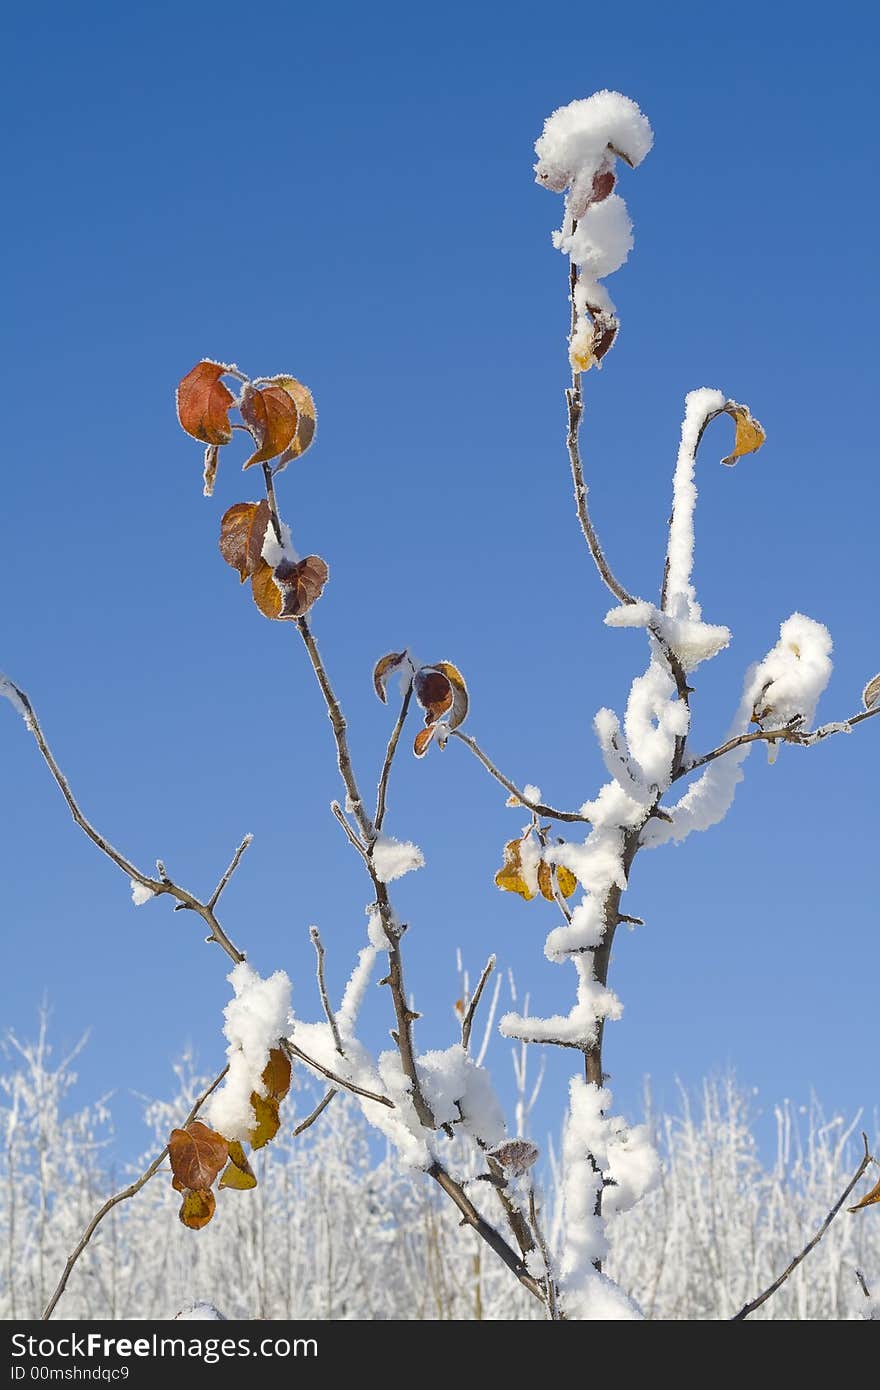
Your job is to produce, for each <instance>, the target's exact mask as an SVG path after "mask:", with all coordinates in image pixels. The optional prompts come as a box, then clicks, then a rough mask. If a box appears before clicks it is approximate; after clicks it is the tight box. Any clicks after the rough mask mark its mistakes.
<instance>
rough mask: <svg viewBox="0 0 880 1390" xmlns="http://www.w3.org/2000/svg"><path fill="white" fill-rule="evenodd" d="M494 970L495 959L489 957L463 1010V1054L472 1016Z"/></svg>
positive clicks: (469, 1038)
mask: <svg viewBox="0 0 880 1390" xmlns="http://www.w3.org/2000/svg"><path fill="white" fill-rule="evenodd" d="M494 969H495V957H494V956H490V957H489V959H488V960H487V961H486V964H485V965H484V966H483V973H482V975H481V976H480V979H479V982H478V984H477V987H476V989H475V990H474V995H473V998H472V999H471V1001H470V1003H469V1004H468V1006H467V1009H466V1010H465V1015H464V1018H463V1019H462V1020H461V1045H462V1047H463V1048H464V1050H465V1052H467V1050H468V1048H469V1046H470V1041H471V1029H472V1028H473V1026H474V1015H475V1013H476V1012H477V1008H478V1006H479V1003H480V996H481V995H482V993H483V990H484V989H485V988H486V981H487V980H488V978H489V976H490V975H491V974H492V971H493V970H494Z"/></svg>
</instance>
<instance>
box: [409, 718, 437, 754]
mask: <svg viewBox="0 0 880 1390" xmlns="http://www.w3.org/2000/svg"><path fill="white" fill-rule="evenodd" d="M436 732H437V725H436V724H430V725H429V726H428V728H427V729H419V732H418V733H417V734H416V736H415V739H414V740H413V752H414V753H415V755H416V757H417V758H423V757H424V756H425V754H426V753H427V751H428V748H429V747H430V743H431V739H432V738H433V737H434V735H435V734H436Z"/></svg>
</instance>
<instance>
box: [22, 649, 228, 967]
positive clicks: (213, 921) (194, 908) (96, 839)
mask: <svg viewBox="0 0 880 1390" xmlns="http://www.w3.org/2000/svg"><path fill="white" fill-rule="evenodd" d="M4 679H6V680H7V682H8V685H9V688H10V689H11V690H12V691H14V693H15V695H16V697H17V699H18V700H19V701H20V703H21V706H22V708H23V709H24V711H25V716H26V719H25V722H26V724H27V727H28V728H29V729H30V731H31V733H32V734H33V736H34V739H35V740H36V744H37V747H38V748H39V750H40V753H41V754H42V756H43V761H44V762H45V764H46V766H47V767H48V769H49V771H50V772H51V774H52V776H53V778H54V779H55V782H56V783H57V785H58V787H59V789H60V791H61V795H62V796H63V797H64V800H65V801H66V802H67V806H68V809H69V811H70V814H71V815H72V816H73V819H74V820H75V821H76V824H77V825H78V826H79V828H80V830H82V831H83V833H84V834H85V835H87V836H88V838H89V839H90V840H91V842H92V844H93V845H96V846H97V848H98V849H99V850H100V851H101V853H102V854H105V855H106V856H107V858H108V859H110V860H111V861H112V862H113V863H114V864H115V865H116V867H117V868H118V869H121V870H122V872H123V873H124V874H126V875H127V876H128V877H129V878H130V879H133V880H134V882H135V883H139V884H140V885H141V886H142V887H143V888H149V889H150V891H151V893H153V894H155V896H156V897H160V896H161V895H162V894H163V893H167V894H168V895H169V896H170V897H172V898H176V900H177V904H178V906H179V907H181V908H186V909H188V910H189V911H191V912H195V913H197V914H198V915H199V917H201V918H202V920H203V921H204V922H205V923H206V924H207V926H208V927H209V928H210V932H211V935H210V937H209V938H208V939H209V940H210V941H214V942H216V943H217V945H218V946H222V947H223V950H224V951H225V952H226V954H227V955H228V956H229V957H230V959H232V960H234V961H235V962H236V964H237V963H238V962H239V961H243V960H244V954H243V953H242V952H241V951H239V949H238V947H237V946H235V945H234V944H233V942H232V941H230V939H229V937H228V936H227V935H226V933H225V931H224V930H223V928H222V927H221V926H220V923H219V922H218V920H217V918H216V916H215V915H214V909H213V906H211V905H209V904H208V903H203V902H200V901H199V899H198V898H196V897H194V896H193V894H192V893H189V892H187V890H186V889H185V888H181V887H180V885H179V884H177V883H173V882H172V881H171V879H169V878H164V877H163V878H159V879H156V878H150V877H149V876H148V875H147V874H144V873H141V871H140V869H138V868H136V867H135V865H134V864H132V863H131V862H130V860H128V859H126V857H125V855H124V854H120V852H119V850H118V849H114V847H113V845H111V844H110V842H109V840H106V839H105V838H104V836H103V835H102V834H101V833H100V832H99V831H98V830H96V829H95V827H94V826H93V825H92V823H91V821H89V820H87V819H86V817H85V815H84V814H83V812H82V811H81V810H80V808H79V805H78V803H77V801H76V798H75V797H74V795H73V792H72V791H71V789H70V783H69V782H68V781H67V778H66V777H65V776H64V773H63V772H62V771H61V768H60V767H59V766H58V764H57V762H56V761H55V758H54V755H53V753H52V750H51V748H50V747H49V745H48V743H47V742H46V739H45V736H44V734H43V730H42V728H41V726H40V721H39V719H38V718H37V715H36V711H35V710H34V707H33V705H32V704H31V702H30V700H29V698H28V696H27V695H26V694H25V692H24V691H23V690H21V689H19V687H18V686H17V685H16V684H15V683H14V681H11V680H8V677H6V678H4ZM159 872H160V873H161V872H162V870H159Z"/></svg>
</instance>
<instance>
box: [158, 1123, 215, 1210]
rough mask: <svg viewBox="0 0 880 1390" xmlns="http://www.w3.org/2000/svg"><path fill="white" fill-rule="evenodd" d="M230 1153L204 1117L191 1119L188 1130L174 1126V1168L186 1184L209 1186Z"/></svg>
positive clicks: (171, 1142) (170, 1154)
mask: <svg viewBox="0 0 880 1390" xmlns="http://www.w3.org/2000/svg"><path fill="white" fill-rule="evenodd" d="M227 1154H228V1146H227V1143H226V1140H225V1139H224V1138H223V1136H222V1134H217V1133H215V1131H214V1130H213V1129H209V1128H208V1126H207V1125H203V1124H202V1122H201V1120H192V1121H191V1122H190V1124H188V1125H187V1127H186V1129H173V1130H172V1131H171V1137H170V1139H169V1140H168V1157H169V1158H170V1159H171V1170H172V1172H173V1174H174V1177H175V1178H176V1179H177V1181H178V1182H179V1183H182V1184H183V1186H184V1187H189V1188H194V1189H203V1188H207V1187H210V1186H211V1184H212V1183H213V1181H214V1179H215V1178H216V1176H217V1174H218V1173H219V1172H220V1169H221V1168H222V1167H223V1165H224V1163H225V1162H226V1158H227ZM208 1220H210V1217H209V1218H208Z"/></svg>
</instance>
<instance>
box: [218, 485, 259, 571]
mask: <svg viewBox="0 0 880 1390" xmlns="http://www.w3.org/2000/svg"><path fill="white" fill-rule="evenodd" d="M269 516H270V513H269V503H268V502H267V501H266V499H265V497H264V498H263V500H262V502H236V503H234V505H233V506H231V507H230V508H229V510H228V511H227V512H226V513H224V516H223V519H222V520H221V522H220V554H221V555H222V556H223V559H224V560H225V561H226V563H227V565H231V566H232V568H233V569H234V570H238V573H239V576H240V578H241V582H242V584H243V583H244V581H245V580H246V579H249V578H250V577H251V575H253V574H256V572H257V570H258V569H259V568H260V566H261V565H263V564H265V563H266V562H265V560H264V559H263V554H262V552H263V543H264V542H265V539H266V531H267V529H268V526H269Z"/></svg>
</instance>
